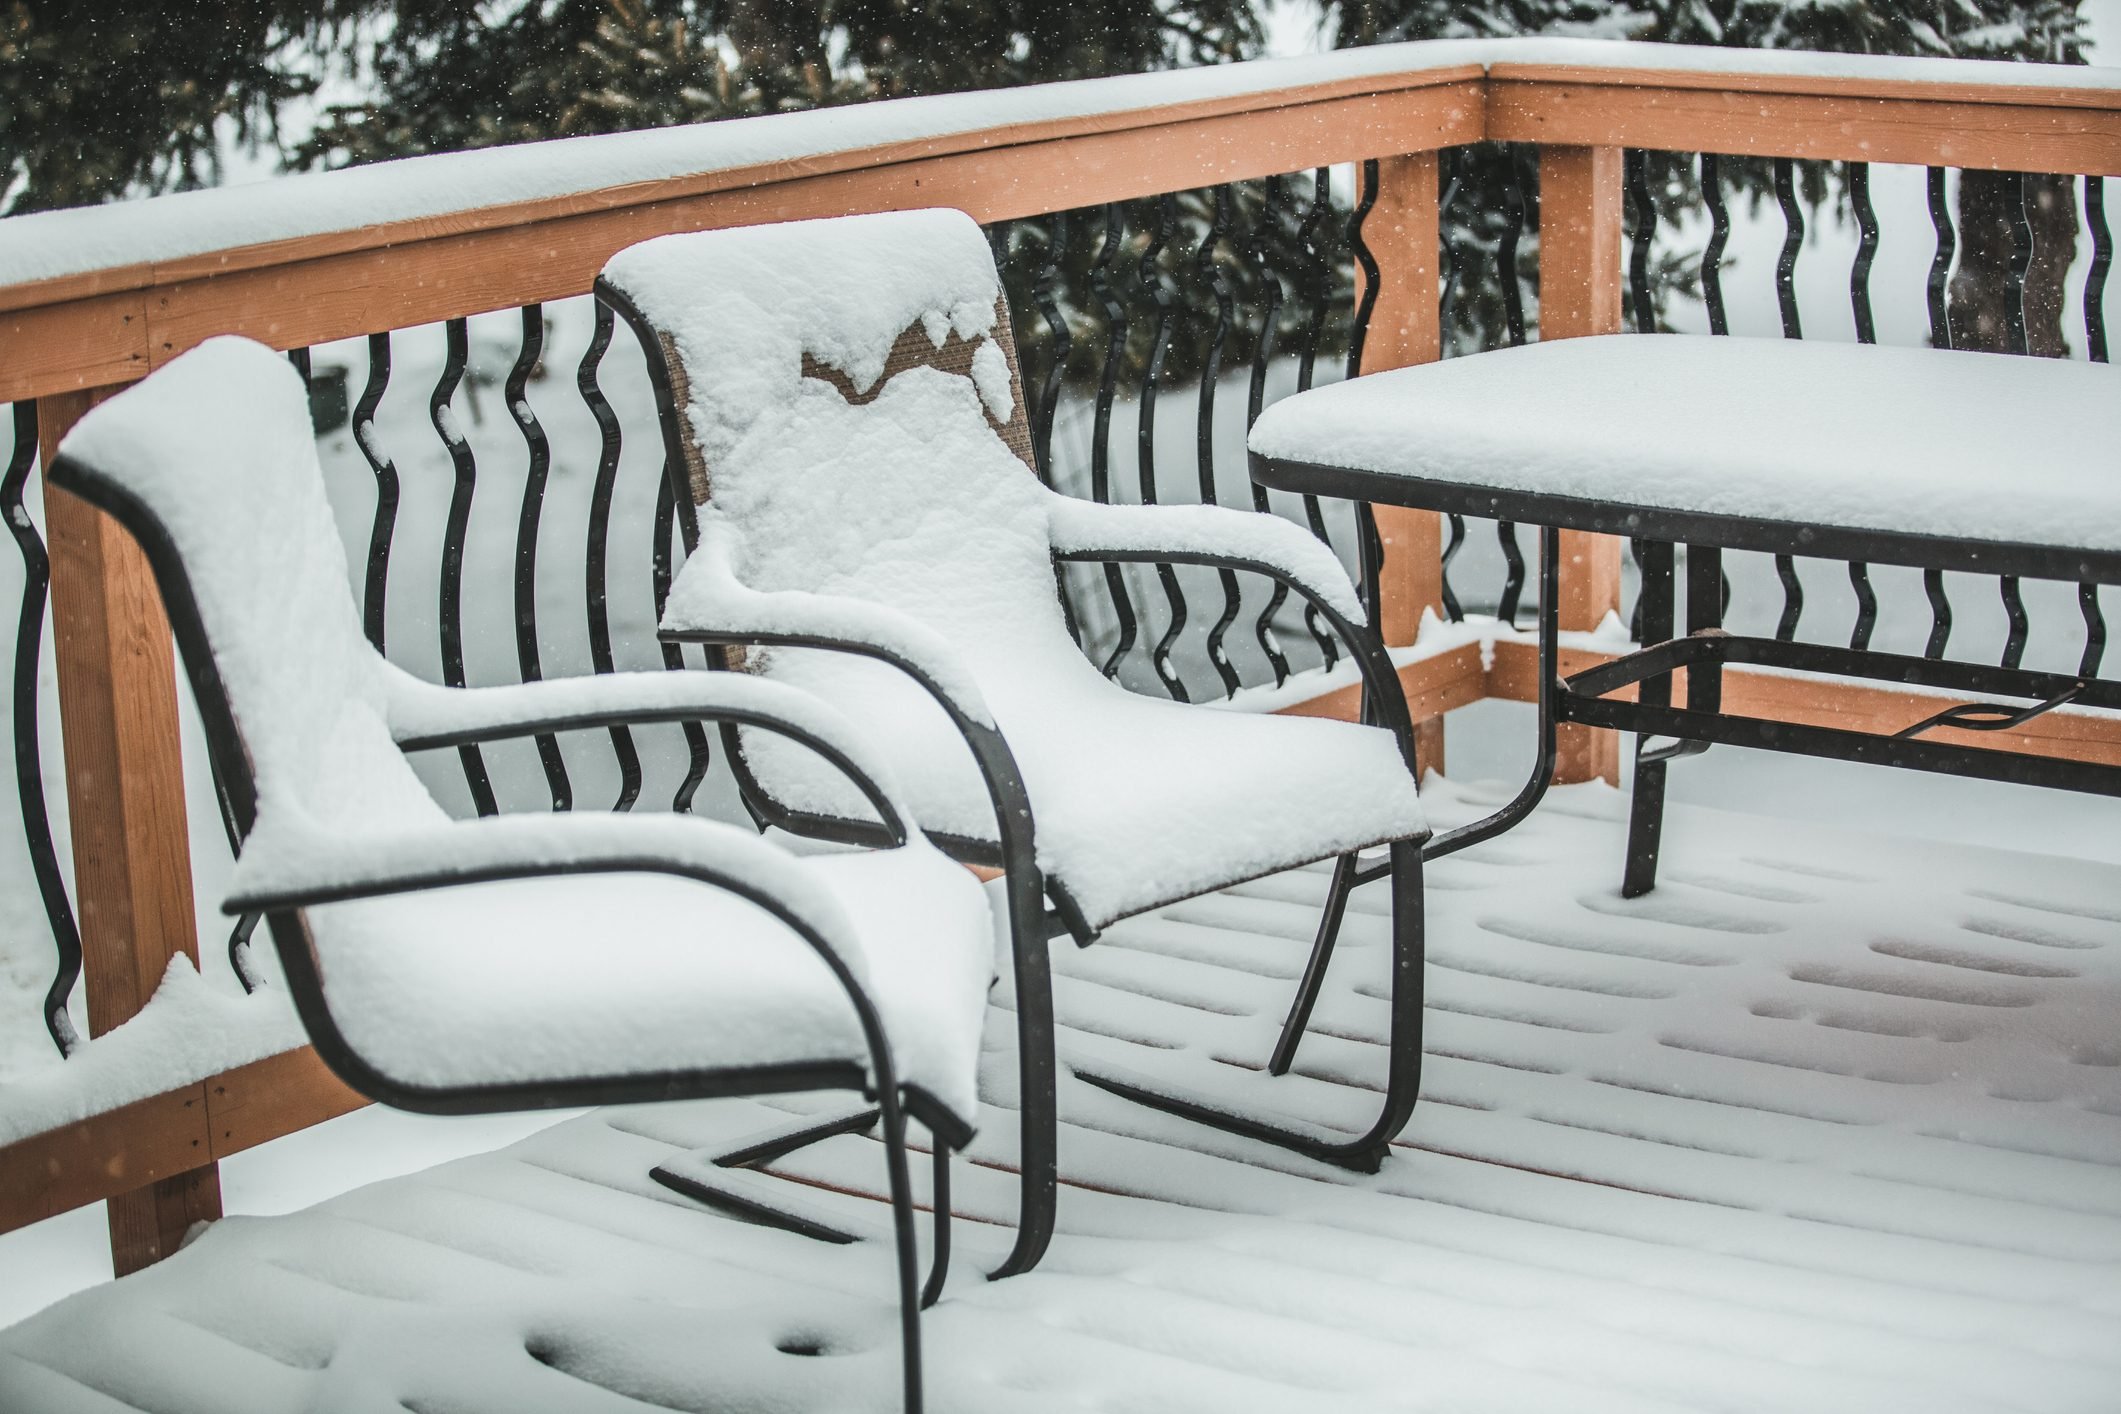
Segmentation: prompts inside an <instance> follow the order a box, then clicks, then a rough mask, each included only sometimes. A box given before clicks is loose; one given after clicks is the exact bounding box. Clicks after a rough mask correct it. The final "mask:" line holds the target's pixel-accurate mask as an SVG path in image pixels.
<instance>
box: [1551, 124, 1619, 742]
mask: <svg viewBox="0 0 2121 1414" xmlns="http://www.w3.org/2000/svg"><path fill="white" fill-rule="evenodd" d="M1620 168H1621V149H1619V148H1617V147H1551V146H1550V147H1542V148H1541V149H1540V150H1539V337H1540V338H1541V339H1573V338H1579V337H1581V336H1583V335H1586V334H1611V333H1617V332H1618V331H1619V329H1620ZM1619 608H1620V541H1619V540H1618V539H1617V538H1616V537H1614V536H1610V535H1588V534H1584V533H1582V532H1580V531H1568V530H1565V531H1563V532H1562V533H1561V626H1562V627H1563V628H1564V629H1574V630H1581V631H1588V630H1590V629H1594V628H1596V627H1598V625H1599V623H1600V621H1602V620H1603V619H1604V618H1605V616H1606V615H1607V614H1608V613H1612V612H1614V611H1616V610H1618V609H1619ZM1601 778H1602V779H1604V780H1607V781H1610V782H1613V783H1615V784H1618V783H1619V780H1620V738H1619V737H1618V736H1617V735H1616V734H1614V733H1612V732H1608V731H1599V730H1596V729H1594V728H1591V727H1582V726H1565V727H1563V728H1562V729H1561V738H1560V743H1559V757H1558V759H1557V761H1556V763H1555V771H1554V779H1555V780H1557V781H1562V782H1571V781H1588V780H1594V779H1601Z"/></svg>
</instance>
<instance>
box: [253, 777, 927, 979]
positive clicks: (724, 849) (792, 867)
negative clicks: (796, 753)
mask: <svg viewBox="0 0 2121 1414" xmlns="http://www.w3.org/2000/svg"><path fill="white" fill-rule="evenodd" d="M905 847H906V848H910V849H922V850H926V849H932V848H933V846H931V845H929V844H928V843H927V841H926V840H924V839H922V838H920V837H919V836H915V837H914V840H913V841H912V842H911V843H909V844H908V845H907V846H905ZM634 872H639V873H652V874H668V875H674V876H676V877H679V878H686V879H694V880H697V881H699V882H701V883H705V884H712V885H714V886H716V887H718V888H723V889H727V890H729V891H731V892H733V893H736V894H739V895H741V896H742V897H744V898H747V899H749V900H751V901H752V902H753V903H756V904H758V905H759V906H760V907H762V908H765V909H766V910H768V911H769V912H771V913H773V914H775V915H776V916H778V917H780V918H782V919H783V920H784V921H786V922H787V923H788V924H789V925H790V926H791V927H794V928H796V929H797V930H798V931H800V932H803V933H805V934H806V935H811V936H812V937H813V940H814V941H817V942H819V943H821V944H822V945H823V946H825V947H826V948H827V949H828V950H830V951H831V952H833V953H834V954H835V955H837V956H840V957H842V958H844V959H846V960H848V962H849V964H850V966H852V967H853V968H854V969H855V970H856V971H857V973H859V969H860V960H861V952H860V946H859V943H858V942H857V941H856V939H857V937H858V935H857V934H856V932H855V931H854V926H853V922H852V920H850V919H849V918H848V917H847V916H846V913H845V911H844V910H843V909H842V908H841V907H840V904H839V901H838V900H837V899H836V898H834V897H833V895H832V894H831V893H830V892H829V891H828V890H827V889H826V888H825V887H824V886H823V885H821V884H820V883H819V882H818V881H817V880H816V878H815V877H814V876H813V875H811V874H810V873H809V872H808V871H806V870H805V869H804V868H803V867H802V865H801V862H800V861H799V860H798V859H797V858H796V856H794V855H792V854H790V853H789V852H788V851H786V850H785V849H782V848H780V847H779V846H777V845H773V844H770V843H768V842H767V841H765V840H763V839H760V838H759V837H758V836H756V835H754V834H752V833H751V832H749V831H748V830H742V829H739V828H737V827H736V826H734V825H725V824H722V823H721V822H719V821H714V820H704V819H700V818H699V817H697V816H688V815H605V814H595V813H590V814H579V815H577V814H560V815H527V814H526V815H501V816H495V817H491V818H488V819H480V820H457V821H447V822H443V823H438V824H432V825H416V826H413V827H411V828H408V829H403V830H398V831H393V832H391V833H388V834H384V833H374V834H367V835H360V836H355V837H353V838H350V839H349V838H347V837H346V836H344V835H343V834H340V833H337V832H334V831H330V830H326V829H323V828H320V827H317V826H314V825H311V824H310V823H308V822H306V821H303V822H300V823H295V822H292V821H291V820H290V819H289V817H288V816H286V815H285V814H277V815H276V813H275V812H274V811H273V810H272V809H271V806H270V803H269V802H267V803H266V804H265V808H264V809H263V810H261V812H260V816H259V827H258V828H257V829H255V830H253V831H252V832H251V834H250V837H249V839H247V840H246V841H245V842H244V845H243V853H242V854H241V856H239V857H238V858H237V860H236V866H235V870H234V873H233V875H232V876H231V878H230V880H229V894H228V897H227V899H226V900H225V901H223V903H222V905H221V911H222V912H223V913H226V914H229V915H231V916H233V915H237V914H244V913H269V912H275V911H278V910H283V909H290V908H302V907H307V906H309V905H312V904H327V903H343V902H346V901H348V900H351V899H361V898H376V897H380V896H383V895H387V894H404V893H418V892H422V891H424V890H427V889H439V888H451V887H454V886H457V885H461V884H476V883H489V882H492V881H495V880H500V879H526V878H549V877H552V876H555V875H560V874H610V873H634Z"/></svg>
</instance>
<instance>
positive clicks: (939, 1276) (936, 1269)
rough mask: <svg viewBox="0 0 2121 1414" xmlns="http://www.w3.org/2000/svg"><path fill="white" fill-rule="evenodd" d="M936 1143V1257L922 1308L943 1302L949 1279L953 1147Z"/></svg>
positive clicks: (934, 1195)
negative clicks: (944, 1290)
mask: <svg viewBox="0 0 2121 1414" xmlns="http://www.w3.org/2000/svg"><path fill="white" fill-rule="evenodd" d="M934 1143H935V1180H934V1182H933V1184H932V1185H931V1197H932V1201H933V1203H934V1207H935V1214H934V1216H935V1255H934V1256H933V1257H932V1258H931V1259H930V1260H929V1264H928V1284H927V1285H926V1286H925V1287H923V1288H922V1289H921V1309H922V1310H923V1311H925V1310H927V1309H928V1308H929V1307H930V1306H933V1305H934V1304H935V1303H936V1302H938V1301H940V1300H942V1297H943V1283H945V1282H947V1281H949V1280H950V1146H949V1145H948V1144H945V1143H944V1142H943V1141H942V1140H940V1139H936V1140H935V1141H934Z"/></svg>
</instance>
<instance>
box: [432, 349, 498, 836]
mask: <svg viewBox="0 0 2121 1414" xmlns="http://www.w3.org/2000/svg"><path fill="white" fill-rule="evenodd" d="M443 330H444V339H445V345H444V353H443V358H442V376H441V377H439V378H437V379H436V380H435V386H434V392H433V393H432V394H430V395H429V397H428V400H427V417H428V420H429V421H430V422H432V423H433V424H434V429H435V435H436V436H438V437H440V438H441V439H442V445H443V446H444V447H446V448H448V450H449V460H450V462H451V464H452V465H453V466H454V467H455V469H456V487H455V489H454V490H453V491H452V492H451V493H450V497H449V519H448V521H447V522H446V523H445V525H444V527H443V531H442V605H441V608H442V622H441V639H442V681H443V682H445V683H447V684H449V686H451V687H462V686H464V533H465V530H466V528H467V527H468V526H469V525H470V524H471V498H472V495H473V493H474V492H475V491H476V489H477V486H478V477H479V467H478V462H477V461H476V459H474V458H473V456H472V454H471V444H470V443H469V442H467V441H465V440H464V429H463V428H461V427H459V426H458V425H457V417H456V413H455V412H454V411H452V410H451V408H450V406H449V404H450V400H451V399H452V398H454V397H455V396H456V393H457V385H458V384H459V383H461V382H462V381H463V379H464V366H465V365H466V364H467V363H468V362H470V358H471V335H470V330H469V328H468V326H467V325H466V324H465V321H463V320H462V319H452V320H450V321H449V322H448V323H447V324H446V325H444V326H443ZM457 759H458V761H460V762H462V763H463V766H464V783H465V785H466V786H468V787H469V788H470V790H471V803H472V808H473V809H475V810H477V811H478V812H479V814H481V815H496V814H499V813H500V806H499V805H498V804H497V803H496V802H495V800H494V794H493V781H492V779H491V778H490V777H488V775H487V774H486V758H485V757H484V756H482V755H480V754H479V748H478V747H476V746H460V747H458V748H457Z"/></svg>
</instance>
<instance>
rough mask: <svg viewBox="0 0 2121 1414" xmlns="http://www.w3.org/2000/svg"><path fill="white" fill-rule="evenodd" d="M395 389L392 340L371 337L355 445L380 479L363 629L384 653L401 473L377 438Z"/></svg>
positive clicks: (371, 531)
mask: <svg viewBox="0 0 2121 1414" xmlns="http://www.w3.org/2000/svg"><path fill="white" fill-rule="evenodd" d="M389 386H390V335H389V334H388V333H387V332H386V333H382V334H370V335H369V336H368V382H367V383H366V384H364V385H363V386H362V388H361V397H360V400H359V401H358V402H356V403H355V404H354V416H353V434H354V445H355V446H357V447H359V448H360V449H361V457H362V459H363V460H364V461H366V462H367V463H368V469H369V471H370V472H371V473H372V474H373V475H374V476H375V479H376V511H375V516H374V518H373V519H372V520H371V521H370V522H369V526H368V564H367V568H366V571H365V573H366V584H365V587H364V589H363V591H362V594H361V627H362V630H363V631H364V632H365V633H367V635H368V641H369V642H370V643H373V644H374V645H375V646H376V652H378V653H381V652H382V651H383V633H384V607H385V596H386V595H387V593H388V590H389V584H390V543H391V537H392V535H393V534H394V533H395V532H396V530H397V525H398V468H397V467H396V465H395V464H393V463H392V462H391V460H390V458H389V457H387V456H385V455H383V444H382V441H381V439H380V438H378V437H377V435H376V409H378V408H380V407H381V406H382V405H383V392H384V390H385V389H386V388H388V387H389Z"/></svg>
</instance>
